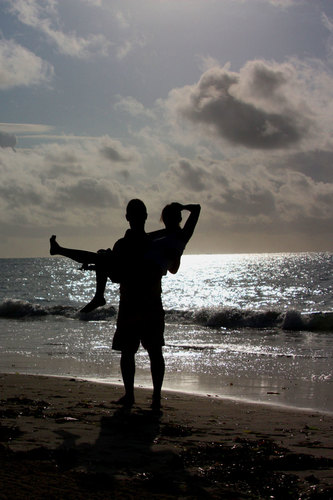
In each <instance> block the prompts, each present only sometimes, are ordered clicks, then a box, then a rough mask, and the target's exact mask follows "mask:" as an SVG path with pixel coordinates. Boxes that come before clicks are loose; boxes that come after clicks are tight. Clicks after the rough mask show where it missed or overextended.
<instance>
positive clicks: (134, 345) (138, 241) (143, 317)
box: [110, 199, 165, 408]
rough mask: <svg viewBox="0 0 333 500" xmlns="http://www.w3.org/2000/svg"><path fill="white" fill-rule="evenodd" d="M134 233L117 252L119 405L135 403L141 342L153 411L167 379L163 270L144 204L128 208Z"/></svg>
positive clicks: (130, 232) (136, 202) (120, 242)
mask: <svg viewBox="0 0 333 500" xmlns="http://www.w3.org/2000/svg"><path fill="white" fill-rule="evenodd" d="M126 219H127V220H128V222H129V225H130V229H128V230H127V232H126V234H125V236H124V238H122V239H120V240H118V241H117V242H116V243H115V245H114V248H113V271H112V273H111V276H110V277H111V279H112V281H114V282H117V283H120V302H119V311H118V318H117V328H116V332H115V334H114V338H113V344H112V348H113V349H115V350H119V351H121V361H120V367H121V373H122V377H123V382H124V387H125V395H124V396H123V397H122V398H121V399H120V400H119V401H118V403H120V404H123V405H124V406H132V405H133V403H134V376H135V354H136V352H137V350H138V348H139V345H140V342H141V344H142V345H143V347H144V348H145V349H146V350H147V351H148V354H149V358H150V366H151V374H152V380H153V387H154V389H153V400H152V407H153V408H159V407H160V400H161V388H162V383H163V378H164V369H165V365H164V358H163V354H162V346H163V345H164V336H163V334H164V310H163V307H162V300H161V292H162V289H161V278H162V271H161V269H160V268H159V267H158V266H157V265H156V264H155V263H154V262H153V261H152V260H151V259H149V257H147V256H148V255H149V251H150V249H151V245H152V240H151V238H150V237H149V235H148V234H146V232H145V222H146V219H147V210H146V206H145V204H144V203H143V202H142V201H141V200H137V199H134V200H131V201H130V202H129V203H128V205H127V210H126Z"/></svg>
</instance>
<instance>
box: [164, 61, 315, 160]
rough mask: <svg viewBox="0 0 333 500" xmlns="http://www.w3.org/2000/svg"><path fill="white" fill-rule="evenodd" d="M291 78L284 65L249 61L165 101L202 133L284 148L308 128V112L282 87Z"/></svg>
mask: <svg viewBox="0 0 333 500" xmlns="http://www.w3.org/2000/svg"><path fill="white" fill-rule="evenodd" d="M292 78H293V72H292V69H291V68H290V67H288V66H287V65H284V66H283V65H281V66H280V67H279V66H278V67H276V68H275V67H270V66H269V65H268V64H267V63H265V62H263V61H255V62H252V63H248V64H247V65H246V66H245V68H244V69H243V70H242V71H241V72H240V73H234V72H231V71H229V70H228V69H226V68H218V67H215V68H212V69H210V70H208V71H206V72H205V73H204V74H203V75H202V77H201V79H200V81H199V82H198V84H197V85H194V86H191V87H189V86H188V87H184V88H183V89H178V90H175V91H173V92H171V94H170V97H171V101H172V102H173V103H175V104H176V110H177V111H178V113H180V114H181V115H182V116H183V117H185V118H186V119H188V120H189V121H191V122H192V123H194V124H200V125H202V126H203V130H204V131H206V133H209V134H211V133H212V132H214V133H215V134H217V135H218V136H220V137H221V138H224V139H227V140H228V141H229V142H231V143H233V144H235V145H242V146H246V147H248V148H253V149H263V150H265V149H266V150H268V149H279V148H287V147H289V146H292V145H295V144H297V143H299V142H300V141H301V140H302V139H303V138H305V137H306V136H307V134H308V131H309V127H310V124H311V122H310V119H309V118H308V113H307V111H308V110H306V109H305V107H304V108H303V110H301V111H300V109H301V108H300V107H299V109H298V107H297V106H296V105H295V104H294V103H292V102H291V100H290V99H289V98H288V93H287V92H286V90H285V89H284V87H285V86H286V84H287V83H289V84H290V85H291V83H292ZM173 99H176V100H175V101H173Z"/></svg>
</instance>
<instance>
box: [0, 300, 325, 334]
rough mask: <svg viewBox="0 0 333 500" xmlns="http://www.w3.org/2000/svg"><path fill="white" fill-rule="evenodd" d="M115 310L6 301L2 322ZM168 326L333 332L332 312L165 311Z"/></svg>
mask: <svg viewBox="0 0 333 500" xmlns="http://www.w3.org/2000/svg"><path fill="white" fill-rule="evenodd" d="M116 314H117V309H116V308H115V307H114V306H108V307H100V308H98V309H96V310H95V311H92V312H91V313H89V314H85V313H81V312H80V311H79V310H78V309H76V308H74V307H72V306H64V305H52V306H47V305H41V304H33V303H30V302H28V301H23V300H18V299H6V300H4V301H3V302H1V303H0V318H11V319H29V318H36V319H37V318H42V317H45V316H58V317H59V316H60V317H65V318H70V319H78V320H82V321H91V320H93V321H103V320H104V321H107V320H110V319H111V318H114V317H115V316H116ZM165 319H166V321H167V322H168V323H179V324H196V325H200V326H204V327H208V328H226V329H234V328H253V329H265V328H274V329H276V328H279V329H283V330H290V331H314V332H315V331H323V332H328V331H332V332H333V312H312V313H301V312H299V311H296V310H289V311H278V310H267V311H257V310H252V309H237V308H202V309H199V310H194V311H189V310H185V311H183V310H176V309H171V310H167V311H166V317H165Z"/></svg>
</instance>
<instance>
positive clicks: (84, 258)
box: [50, 235, 98, 264]
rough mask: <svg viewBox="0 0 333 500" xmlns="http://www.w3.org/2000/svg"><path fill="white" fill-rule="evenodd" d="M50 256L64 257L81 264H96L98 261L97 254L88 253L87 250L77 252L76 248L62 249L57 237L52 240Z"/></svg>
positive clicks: (52, 237)
mask: <svg viewBox="0 0 333 500" xmlns="http://www.w3.org/2000/svg"><path fill="white" fill-rule="evenodd" d="M50 254H51V255H63V256H64V257H68V258H69V259H72V260H74V261H75V262H79V263H80V264H96V262H97V260H98V253H97V252H88V251H86V250H77V249H74V248H65V247H61V246H60V245H59V243H58V242H57V241H56V236H55V235H53V236H51V238H50Z"/></svg>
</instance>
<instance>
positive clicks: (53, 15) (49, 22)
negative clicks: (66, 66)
mask: <svg viewBox="0 0 333 500" xmlns="http://www.w3.org/2000/svg"><path fill="white" fill-rule="evenodd" d="M7 1H8V3H9V5H10V11H11V12H12V13H13V14H15V15H16V16H17V17H18V19H19V21H20V22H21V23H22V24H25V25H27V26H30V27H32V28H34V29H36V30H38V31H40V32H42V33H43V34H44V35H45V36H46V37H47V38H48V39H49V41H51V42H52V43H54V44H55V46H56V47H57V49H58V50H59V52H60V53H62V54H64V55H67V56H71V57H78V58H81V59H84V58H89V57H91V56H95V55H101V56H106V55H107V54H108V51H109V48H110V45H111V44H110V42H109V41H108V40H107V39H106V37H105V36H104V35H101V34H97V35H94V34H89V35H88V36H87V37H81V36H78V35H77V34H76V33H75V32H70V33H64V32H63V31H62V30H60V29H58V26H57V25H58V24H59V22H58V13H57V1H56V0H44V1H43V2H42V1H40V0H7Z"/></svg>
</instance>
